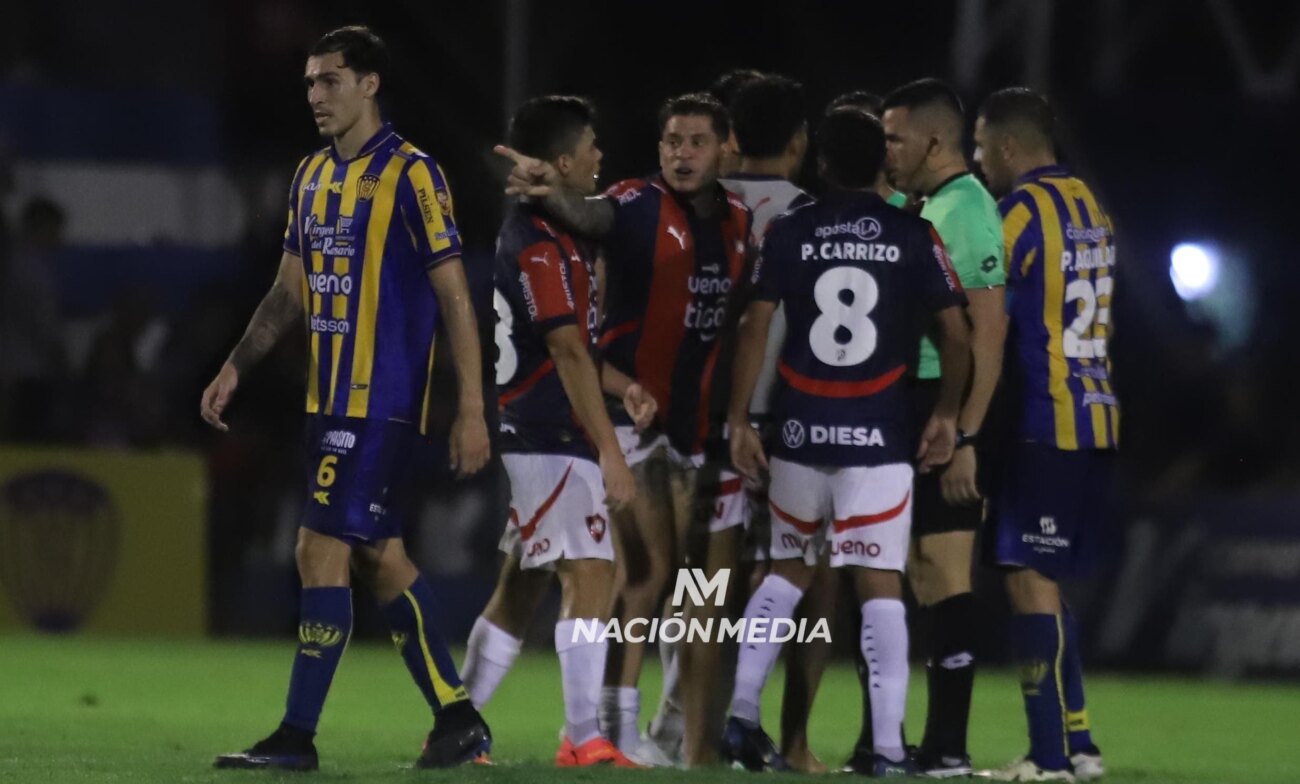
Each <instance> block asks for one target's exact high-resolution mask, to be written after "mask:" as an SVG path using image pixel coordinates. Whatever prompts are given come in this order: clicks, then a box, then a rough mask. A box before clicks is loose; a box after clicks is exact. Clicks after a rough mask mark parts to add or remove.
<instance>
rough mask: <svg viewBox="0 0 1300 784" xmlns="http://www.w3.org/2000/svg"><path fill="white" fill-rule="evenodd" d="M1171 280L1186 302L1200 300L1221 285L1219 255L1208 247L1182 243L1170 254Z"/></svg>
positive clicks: (1194, 243)
mask: <svg viewBox="0 0 1300 784" xmlns="http://www.w3.org/2000/svg"><path fill="white" fill-rule="evenodd" d="M1169 279H1170V280H1172V281H1173V282H1174V291H1176V292H1178V296H1180V297H1182V298H1183V300H1184V301H1187V302H1192V301H1194V300H1198V299H1200V298H1202V297H1204V296H1206V295H1207V294H1209V293H1211V292H1212V291H1214V289H1215V287H1216V286H1218V285H1219V254H1218V252H1217V251H1215V250H1214V249H1213V248H1211V247H1209V246H1208V245H1202V244H1200V243H1196V242H1180V243H1179V244H1177V245H1175V246H1174V249H1173V251H1172V252H1171V253H1170V254H1169Z"/></svg>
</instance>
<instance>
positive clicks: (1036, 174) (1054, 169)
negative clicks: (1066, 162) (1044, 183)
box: [1016, 163, 1070, 185]
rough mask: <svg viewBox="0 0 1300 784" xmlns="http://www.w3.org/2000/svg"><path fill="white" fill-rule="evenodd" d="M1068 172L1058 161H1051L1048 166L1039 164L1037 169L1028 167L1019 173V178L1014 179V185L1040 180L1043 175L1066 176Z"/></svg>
mask: <svg viewBox="0 0 1300 784" xmlns="http://www.w3.org/2000/svg"><path fill="white" fill-rule="evenodd" d="M1069 174H1070V172H1069V170H1068V169H1066V168H1065V167H1064V166H1062V165H1061V164H1059V163H1053V164H1051V165H1049V166H1039V167H1038V168H1037V169H1030V170H1029V171H1027V172H1025V173H1024V174H1022V175H1020V179H1018V180H1016V185H1023V184H1025V183H1027V182H1033V181H1034V180H1040V179H1042V178H1044V177H1066V176H1069Z"/></svg>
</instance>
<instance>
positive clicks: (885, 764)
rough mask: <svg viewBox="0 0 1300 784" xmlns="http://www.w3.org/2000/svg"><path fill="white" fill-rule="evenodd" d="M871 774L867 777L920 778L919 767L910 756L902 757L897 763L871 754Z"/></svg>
mask: <svg viewBox="0 0 1300 784" xmlns="http://www.w3.org/2000/svg"><path fill="white" fill-rule="evenodd" d="M872 757H873V758H874V759H873V760H872V765H871V772H870V773H868V774H867V775H868V776H871V777H873V778H878V779H883V778H886V777H889V776H920V775H922V773H921V767H920V766H919V765H917V764H916V760H915V759H914V758H913V757H912V756H911V755H910V754H908V755H906V756H904V757H903V758H902V759H901V760H899V761H898V762H894V761H892V760H889V759H886V758H885V757H883V756H882V755H880V754H873V755H872Z"/></svg>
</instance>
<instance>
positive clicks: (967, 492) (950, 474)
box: [939, 446, 983, 506]
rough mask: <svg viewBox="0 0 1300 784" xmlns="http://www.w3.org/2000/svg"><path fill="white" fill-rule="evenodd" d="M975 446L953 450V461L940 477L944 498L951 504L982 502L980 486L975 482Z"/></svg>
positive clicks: (965, 504)
mask: <svg viewBox="0 0 1300 784" xmlns="http://www.w3.org/2000/svg"><path fill="white" fill-rule="evenodd" d="M975 466H976V455H975V447H973V446H964V447H962V448H961V449H956V450H953V453H952V463H950V464H949V465H948V467H947V468H946V469H944V472H943V475H942V476H940V477H939V486H940V488H941V489H942V490H943V500H944V501H946V502H948V505H949V506H970V505H971V504H977V503H979V502H980V500H981V499H982V497H983V496H981V495H980V491H979V487H977V486H976V484H975Z"/></svg>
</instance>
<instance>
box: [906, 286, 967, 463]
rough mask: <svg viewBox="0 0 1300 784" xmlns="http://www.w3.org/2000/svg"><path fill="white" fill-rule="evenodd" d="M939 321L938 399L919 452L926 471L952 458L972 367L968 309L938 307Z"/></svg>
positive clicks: (917, 454)
mask: <svg viewBox="0 0 1300 784" xmlns="http://www.w3.org/2000/svg"><path fill="white" fill-rule="evenodd" d="M936 321H938V324H939V371H940V372H939V401H938V402H937V403H935V406H934V413H932V414H931V415H930V421H929V422H928V423H927V424H926V426H925V431H924V432H923V433H922V434H921V446H920V449H918V450H917V453H916V456H917V457H918V458H920V460H921V466H920V471H921V473H923V474H928V473H929V472H930V471H931V470H933V469H934V468H935V467H936V466H941V465H943V464H945V463H947V462H948V461H949V460H951V459H952V453H953V445H954V444H955V442H956V440H957V415H958V413H959V412H960V410H961V399H962V393H963V392H965V391H966V382H967V381H969V380H970V369H971V328H970V324H968V323H967V321H966V314H965V312H963V310H962V308H961V307H960V306H952V307H947V308H944V309H943V310H940V311H939V313H938V315H937V316H936Z"/></svg>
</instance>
